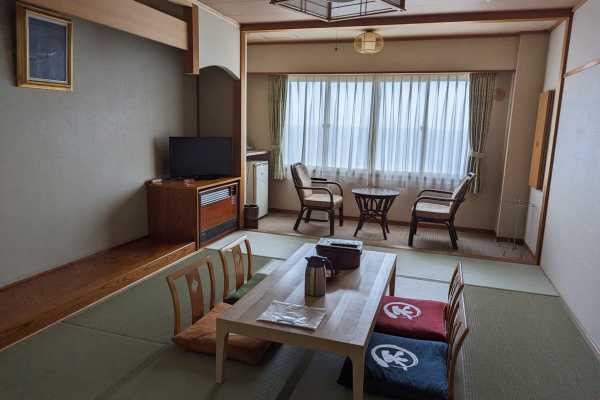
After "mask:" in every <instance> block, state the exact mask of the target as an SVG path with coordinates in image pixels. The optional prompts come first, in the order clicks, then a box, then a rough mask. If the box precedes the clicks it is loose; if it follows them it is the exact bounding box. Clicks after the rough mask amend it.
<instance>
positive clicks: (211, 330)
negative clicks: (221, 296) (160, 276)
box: [167, 257, 270, 364]
mask: <svg viewBox="0 0 600 400" xmlns="http://www.w3.org/2000/svg"><path fill="white" fill-rule="evenodd" d="M204 268H205V269H206V270H207V272H208V284H207V285H206V286H207V287H208V289H209V290H210V297H209V298H210V300H209V301H210V303H209V307H208V309H209V311H208V313H205V306H204V292H203V290H204V289H203V281H202V279H201V278H200V276H201V275H200V271H201V270H202V269H204ZM182 277H184V278H185V282H186V284H187V292H188V294H189V301H190V305H191V310H192V320H191V325H190V326H189V327H187V328H185V329H182V324H181V323H182V321H181V315H182V312H181V302H180V298H179V291H178V289H177V280H178V279H179V278H182ZM167 283H168V285H169V289H170V290H171V296H172V299H173V310H174V313H175V318H174V322H175V326H174V337H173V342H175V343H176V344H177V345H179V346H181V347H183V348H185V349H186V350H189V351H193V352H197V353H206V354H215V352H216V347H217V345H216V331H217V316H218V315H219V314H220V313H222V312H224V311H227V310H228V309H229V308H231V307H232V306H231V305H229V304H225V303H218V304H215V275H214V269H213V264H212V261H211V260H210V258H209V257H203V258H201V259H200V260H198V261H196V262H194V263H193V264H192V265H189V266H187V267H184V268H182V269H180V270H178V271H176V272H174V273H172V274H170V275H169V276H167ZM269 345H270V343H269V342H267V341H265V340H261V339H255V338H251V337H247V336H242V335H229V338H228V340H227V357H228V358H229V359H233V360H238V361H242V362H245V363H248V364H258V363H259V362H260V361H261V359H262V358H263V355H264V354H265V352H266V351H267V349H268V348H269Z"/></svg>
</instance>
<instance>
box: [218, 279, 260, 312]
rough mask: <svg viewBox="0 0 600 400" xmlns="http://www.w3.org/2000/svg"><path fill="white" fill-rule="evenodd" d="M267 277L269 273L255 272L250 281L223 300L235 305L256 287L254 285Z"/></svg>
mask: <svg viewBox="0 0 600 400" xmlns="http://www.w3.org/2000/svg"><path fill="white" fill-rule="evenodd" d="M266 277H267V275H265V274H260V273H258V274H254V275H253V276H252V278H251V279H250V280H249V281H248V282H246V283H244V284H243V285H242V286H240V288H239V289H238V290H236V291H235V292H233V293H231V294H230V295H229V296H227V297H226V298H225V300H223V302H224V303H227V304H231V305H234V304H235V303H236V302H237V301H238V300H239V299H241V298H242V297H244V296H245V295H246V293H248V292H249V291H250V290H252V289H254V287H255V286H256V285H258V284H259V283H260V282H261V281H262V280H263V279H265V278H266Z"/></svg>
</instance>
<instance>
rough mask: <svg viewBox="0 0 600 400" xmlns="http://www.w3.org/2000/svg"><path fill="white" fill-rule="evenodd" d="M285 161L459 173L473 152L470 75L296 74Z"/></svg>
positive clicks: (341, 169) (342, 168)
mask: <svg viewBox="0 0 600 400" xmlns="http://www.w3.org/2000/svg"><path fill="white" fill-rule="evenodd" d="M287 89H288V90H287V99H286V118H285V125H284V129H283V161H284V164H285V165H289V164H292V163H294V162H298V161H301V162H303V163H305V164H306V165H308V166H310V167H314V168H318V169H322V170H323V171H324V172H327V171H332V170H333V171H335V173H336V174H343V173H346V174H349V173H352V174H376V175H377V174H389V175H410V176H449V177H457V176H461V175H463V174H464V173H465V171H466V168H467V159H468V154H469V78H468V75H467V74H444V75H440V74H426V75H422V74H421V75H414V74H393V75H392V74H385V75H326V76H325V75H302V76H298V75H292V76H290V77H289V79H288V88H287Z"/></svg>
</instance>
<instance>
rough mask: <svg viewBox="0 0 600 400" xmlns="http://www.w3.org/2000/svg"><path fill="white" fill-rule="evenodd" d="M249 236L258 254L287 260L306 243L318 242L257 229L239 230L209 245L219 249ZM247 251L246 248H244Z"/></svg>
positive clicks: (253, 249) (253, 248)
mask: <svg viewBox="0 0 600 400" xmlns="http://www.w3.org/2000/svg"><path fill="white" fill-rule="evenodd" d="M244 235H246V236H248V239H249V240H250V244H251V246H252V253H253V254H255V255H257V256H263V257H270V258H279V259H281V260H286V259H287V258H288V257H289V256H291V255H292V254H294V252H295V251H296V250H298V249H299V248H300V247H301V246H302V245H303V244H304V243H316V242H317V241H316V240H315V239H314V238H303V237H298V236H286V235H274V234H271V233H262V232H255V231H238V232H234V233H232V234H231V235H229V236H226V237H225V238H223V239H221V240H218V241H216V242H214V243H212V244H210V245H209V246H208V248H209V249H213V250H218V249H220V248H221V247H223V246H225V245H226V244H228V243H231V242H232V241H234V240H235V239H237V238H239V237H241V236H244ZM244 251H245V249H244Z"/></svg>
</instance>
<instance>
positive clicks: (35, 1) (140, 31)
mask: <svg viewBox="0 0 600 400" xmlns="http://www.w3.org/2000/svg"><path fill="white" fill-rule="evenodd" d="M27 4H31V5H33V6H37V7H41V8H45V9H48V10H52V11H56V12H58V13H60V14H65V15H70V16H73V17H77V18H81V19H85V20H88V21H92V22H95V23H97V24H100V25H106V26H109V27H111V28H114V29H118V30H121V31H125V32H128V33H131V34H133V35H136V36H141V37H143V38H146V39H150V40H154V41H156V42H159V43H163V44H166V45H168V46H172V47H176V48H178V49H182V50H187V49H188V31H187V24H186V23H185V21H182V20H180V19H178V18H175V17H172V16H170V15H168V14H165V13H163V12H160V11H158V10H155V9H153V8H151V7H148V6H146V5H144V4H142V3H138V2H137V1H134V0H27Z"/></svg>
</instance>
